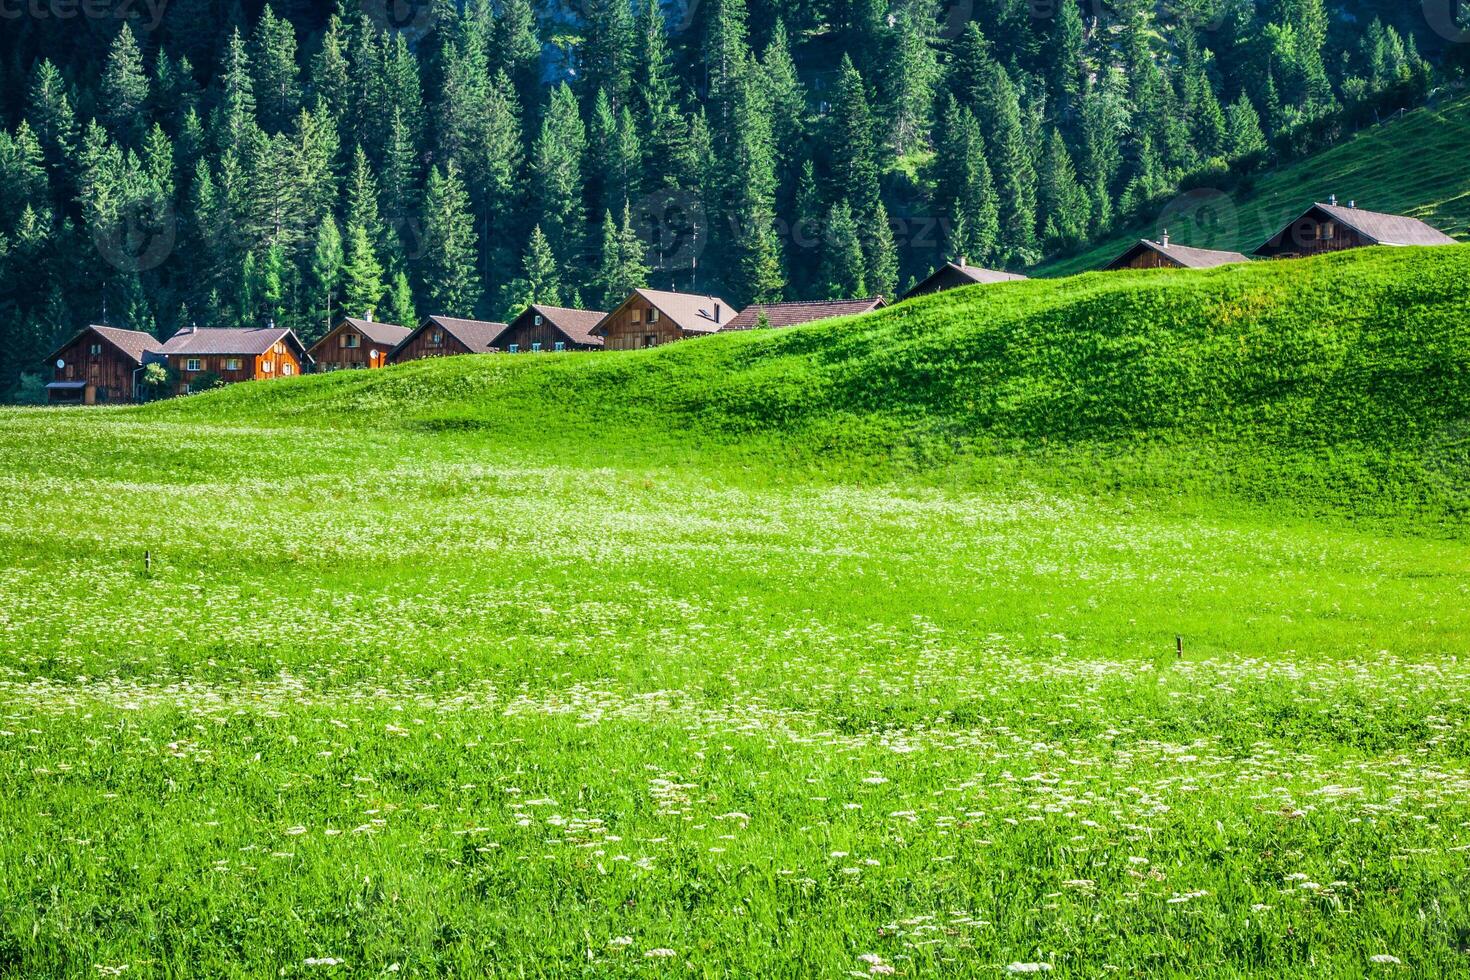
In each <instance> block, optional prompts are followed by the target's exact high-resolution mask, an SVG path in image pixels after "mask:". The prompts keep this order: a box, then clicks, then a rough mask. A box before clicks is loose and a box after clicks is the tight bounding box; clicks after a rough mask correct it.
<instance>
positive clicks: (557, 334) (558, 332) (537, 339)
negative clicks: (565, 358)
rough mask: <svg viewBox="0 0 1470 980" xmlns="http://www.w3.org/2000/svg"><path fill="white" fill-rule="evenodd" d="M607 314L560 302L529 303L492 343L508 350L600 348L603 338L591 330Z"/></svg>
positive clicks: (530, 351)
mask: <svg viewBox="0 0 1470 980" xmlns="http://www.w3.org/2000/svg"><path fill="white" fill-rule="evenodd" d="M605 316H607V314H606V313H604V312H602V311H601V310H569V309H566V308H565V307H561V306H541V305H540V304H534V305H532V306H528V307H526V308H525V310H523V311H522V312H521V315H520V316H518V317H516V318H515V319H514V320H512V321H510V326H509V327H507V328H506V330H505V332H504V333H502V334H501V335H500V338H499V339H498V340H497V341H496V342H495V346H497V347H499V348H500V349H501V350H503V351H505V352H506V353H507V354H526V353H532V352H540V351H564V350H601V349H602V345H603V340H602V338H601V337H599V336H597V335H596V334H595V333H593V332H592V331H593V330H595V329H596V328H597V325H598V324H599V323H601V322H602V318H603V317H605Z"/></svg>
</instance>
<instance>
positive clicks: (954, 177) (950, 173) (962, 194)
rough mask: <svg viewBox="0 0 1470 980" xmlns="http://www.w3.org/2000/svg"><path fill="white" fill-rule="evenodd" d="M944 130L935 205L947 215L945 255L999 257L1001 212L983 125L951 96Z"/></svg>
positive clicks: (938, 154)
mask: <svg viewBox="0 0 1470 980" xmlns="http://www.w3.org/2000/svg"><path fill="white" fill-rule="evenodd" d="M940 129H941V134H942V135H941V137H940V140H939V145H938V148H937V149H936V152H935V156H934V172H935V203H936V204H937V205H938V206H939V209H940V214H941V215H942V216H943V217H944V218H946V219H947V220H946V221H945V222H944V227H945V245H946V247H947V249H948V255H946V256H945V258H948V259H953V260H955V261H958V260H959V259H961V258H969V259H973V260H974V261H975V262H976V263H979V264H985V263H988V262H992V261H994V260H995V259H996V258H997V251H998V250H997V245H998V242H999V238H1000V215H999V211H998V207H997V203H996V198H995V184H994V183H993V181H992V180H991V176H990V165H989V164H988V163H987V162H986V159H985V143H984V140H983V139H982V138H981V136H980V124H979V123H978V122H976V121H975V115H974V113H972V112H971V111H970V110H969V109H968V108H966V107H964V106H962V105H960V104H959V103H958V102H956V101H954V98H953V96H951V97H950V101H949V103H948V105H947V107H946V109H945V114H944V123H943V125H942V126H941V127H940Z"/></svg>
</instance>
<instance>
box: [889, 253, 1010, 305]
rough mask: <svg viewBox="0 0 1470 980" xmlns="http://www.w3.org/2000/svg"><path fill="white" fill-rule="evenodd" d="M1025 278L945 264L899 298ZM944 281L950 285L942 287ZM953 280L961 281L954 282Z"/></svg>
mask: <svg viewBox="0 0 1470 980" xmlns="http://www.w3.org/2000/svg"><path fill="white" fill-rule="evenodd" d="M1025 278H1026V277H1025V276H1022V275H1017V274H1016V273H1014V272H1001V271H1000V270H999V269H982V268H981V267H980V266H978V265H968V264H965V263H962V262H946V263H944V265H941V266H940V267H939V268H937V269H935V270H934V271H933V272H931V273H929V275H928V276H926V277H925V278H924V281H923V282H921V283H919V284H918V285H916V286H914V288H913V289H910V290H909V291H908V292H906V293H904V294H903V295H902V296H901V297H899V298H900V299H908V298H909V297H910V296H918V295H920V294H927V293H931V292H937V291H939V290H942V289H954V288H956V287H958V286H961V285H968V284H973V283H997V282H1015V281H1016V280H1018V279H1025ZM946 280H949V281H951V284H950V285H942V284H943V283H944V282H945V281H946ZM953 280H961V281H959V282H954V281H953Z"/></svg>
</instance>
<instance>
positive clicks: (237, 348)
mask: <svg viewBox="0 0 1470 980" xmlns="http://www.w3.org/2000/svg"><path fill="white" fill-rule="evenodd" d="M283 340H290V341H291V342H292V343H293V344H295V345H296V347H297V349H298V350H302V351H305V349H306V348H305V347H304V346H302V343H301V341H300V340H298V339H297V338H296V334H294V333H293V332H291V331H290V330H288V329H286V328H284V327H229V328H221V327H205V328H197V327H185V328H184V329H183V330H180V331H179V332H178V333H176V334H174V335H173V336H172V337H170V338H169V339H168V341H167V342H166V343H165V344H164V345H163V348H162V351H163V353H164V354H168V355H174V354H239V355H242V356H247V357H257V356H259V355H261V354H264V353H265V352H266V351H268V350H270V349H271V348H272V347H274V346H275V345H276V344H278V343H280V342H281V341H283Z"/></svg>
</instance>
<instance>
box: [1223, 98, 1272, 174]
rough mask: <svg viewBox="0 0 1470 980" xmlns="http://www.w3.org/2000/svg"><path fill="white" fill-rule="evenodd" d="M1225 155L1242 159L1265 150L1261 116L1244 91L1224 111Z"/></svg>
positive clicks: (1231, 158)
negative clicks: (1225, 111)
mask: <svg viewBox="0 0 1470 980" xmlns="http://www.w3.org/2000/svg"><path fill="white" fill-rule="evenodd" d="M1225 128H1226V136H1225V156H1226V158H1227V159H1230V160H1242V159H1244V158H1246V157H1249V156H1254V155H1255V154H1258V153H1262V154H1263V153H1265V152H1266V137H1265V136H1263V135H1262V134H1261V117H1260V115H1259V114H1258V113H1257V112H1256V107H1255V106H1253V105H1251V100H1250V99H1248V98H1246V95H1245V93H1244V92H1241V93H1240V97H1239V98H1238V99H1236V100H1235V101H1234V102H1233V103H1231V105H1230V109H1229V110H1228V112H1227V113H1226V127H1225Z"/></svg>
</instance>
